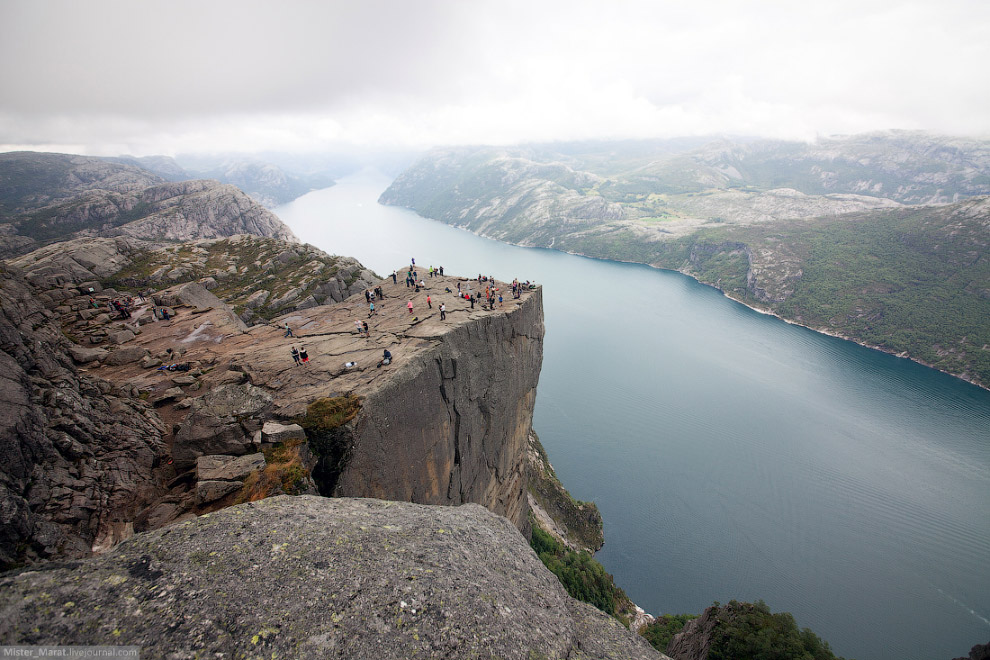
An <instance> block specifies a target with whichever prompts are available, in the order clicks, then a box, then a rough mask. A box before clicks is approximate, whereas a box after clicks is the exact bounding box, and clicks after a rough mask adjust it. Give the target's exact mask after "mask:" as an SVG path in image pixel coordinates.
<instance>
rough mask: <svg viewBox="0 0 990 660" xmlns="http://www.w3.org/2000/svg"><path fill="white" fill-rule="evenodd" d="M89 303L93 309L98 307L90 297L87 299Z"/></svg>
mask: <svg viewBox="0 0 990 660" xmlns="http://www.w3.org/2000/svg"><path fill="white" fill-rule="evenodd" d="M89 304H90V305H92V306H93V309H99V308H100V306H99V305H97V304H96V301H95V300H93V299H92V298H90V299H89Z"/></svg>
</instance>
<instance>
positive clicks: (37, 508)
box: [0, 237, 543, 566]
mask: <svg viewBox="0 0 990 660" xmlns="http://www.w3.org/2000/svg"><path fill="white" fill-rule="evenodd" d="M272 240H273V239H257V238H249V237H243V238H238V239H236V240H234V241H232V242H231V243H232V244H233V245H230V244H227V245H225V246H224V247H223V248H222V249H221V250H220V251H219V252H210V249H212V248H214V247H216V245H217V243H211V242H207V243H206V244H203V243H199V244H185V245H183V246H172V247H166V248H159V249H160V250H165V251H166V252H168V251H169V250H176V251H178V252H180V253H183V254H184V255H186V256H185V257H183V258H184V259H185V258H188V259H190V260H193V261H195V260H199V259H202V260H204V261H207V262H210V261H211V260H212V259H213V258H214V257H218V255H222V256H223V258H224V259H228V258H230V259H232V260H233V263H231V264H230V265H229V267H230V268H231V269H233V272H235V273H236V274H238V275H241V276H246V274H248V273H249V269H248V268H247V266H246V265H243V264H241V261H240V260H239V259H234V258H233V257H232V256H231V255H232V254H235V253H237V250H236V249H235V248H237V247H238V246H240V247H244V246H245V245H246V246H248V247H250V248H251V249H248V250H247V251H246V252H245V254H249V255H254V256H255V257H256V256H257V255H258V254H259V252H258V251H257V250H255V249H254V248H259V249H260V248H265V249H270V250H271V252H272V254H273V255H274V257H273V258H272V259H271V261H272V263H273V265H274V264H278V263H281V261H279V259H278V258H277V256H278V255H279V254H285V250H290V255H289V257H287V258H286V259H285V262H286V263H289V264H291V263H295V261H294V260H296V259H297V258H298V256H299V255H298V254H296V253H294V252H291V250H294V249H296V247H295V246H293V245H292V244H285V243H283V244H282V245H281V246H279V245H277V244H272V243H271V241H272ZM220 243H224V241H220ZM200 251H202V253H201V252H200ZM238 254H239V253H238ZM155 255H160V252H159V251H156V250H155V249H151V248H149V246H148V244H147V243H145V242H142V241H137V240H135V239H124V238H118V239H85V240H77V241H73V242H69V243H64V244H61V245H60V246H50V247H48V248H44V249H43V250H40V251H38V252H35V253H32V254H31V255H28V256H26V257H24V258H22V259H19V260H18V262H17V263H18V264H20V265H21V266H22V267H23V268H24V270H23V271H22V270H20V269H18V268H15V267H13V266H11V265H8V266H7V270H6V271H5V273H4V274H5V278H4V280H3V294H4V296H5V302H4V305H3V311H4V315H3V316H2V317H0V329H2V331H3V336H4V337H6V339H5V341H4V345H3V348H4V353H5V357H7V358H8V359H9V360H10V361H11V363H12V368H11V369H10V380H9V383H8V384H7V385H6V386H5V388H4V394H5V399H6V401H7V405H9V406H10V408H11V410H12V411H16V413H17V414H16V415H13V416H12V418H11V419H12V422H11V424H10V425H8V426H6V427H4V428H3V429H2V433H0V448H2V450H3V452H4V456H7V457H9V459H10V460H8V461H7V462H6V463H5V467H4V469H3V470H2V471H0V475H2V478H3V485H4V492H3V502H2V504H3V510H4V511H5V512H9V515H8V514H5V515H7V518H5V532H6V534H5V537H4V538H3V539H0V541H2V546H3V547H2V548H0V551H2V552H3V555H2V560H3V564H5V565H7V566H10V565H15V564H17V563H20V562H25V561H33V560H37V559H45V558H57V557H79V556H84V555H86V554H88V553H89V552H91V551H94V550H99V549H103V548H106V547H108V546H109V545H112V544H113V543H114V542H116V541H119V540H120V539H121V538H125V537H126V536H128V535H129V534H131V533H133V532H134V531H141V530H147V529H154V528H157V527H160V526H162V525H165V524H168V523H170V522H173V521H176V520H181V519H185V518H188V517H189V516H192V515H195V514H198V513H203V512H206V511H211V510H215V509H217V508H221V507H223V506H228V505H230V504H234V503H237V502H242V501H245V500H248V499H256V498H260V497H265V496H268V495H272V494H278V493H282V492H286V493H304V492H314V493H315V492H317V491H319V492H321V493H323V494H325V495H359V496H373V497H381V498H387V499H399V500H407V501H417V502H422V503H430V504H460V503H464V502H477V503H481V504H484V505H485V506H487V507H489V508H490V509H491V510H493V511H495V512H497V513H500V514H503V515H506V516H507V517H509V518H510V519H511V520H512V522H513V523H514V524H516V525H517V526H519V527H520V528H521V529H525V527H526V525H527V524H528V518H527V511H528V507H527V503H526V438H527V434H528V433H529V430H530V425H531V421H532V412H533V402H534V398H535V391H536V384H537V381H538V378H539V369H540V363H541V359H542V336H543V322H542V305H541V296H540V291H539V290H533V291H527V292H525V293H524V294H523V296H522V298H521V299H519V300H511V299H510V301H508V302H506V304H505V307H503V308H501V309H499V310H486V309H482V308H481V306H480V305H478V306H476V308H474V309H472V308H471V305H470V304H469V303H468V302H466V301H464V300H463V299H459V298H457V297H456V296H455V295H454V294H448V293H446V291H445V289H446V288H450V289H452V290H456V288H457V284H458V283H459V282H461V281H460V280H458V279H456V278H452V277H446V278H432V279H431V280H430V284H429V285H428V287H427V288H426V289H425V290H423V291H421V292H420V293H414V292H412V291H411V290H410V289H407V288H406V287H405V286H404V285H403V284H393V283H392V281H391V279H387V280H385V281H383V282H381V283H380V286H381V288H382V290H383V295H384V298H383V299H379V300H377V302H376V307H377V309H376V314H375V315H374V316H369V314H368V304H367V302H366V300H365V297H364V296H363V295H360V294H359V295H356V296H352V297H351V298H348V299H344V300H342V302H339V303H338V302H336V301H335V300H333V299H332V298H331V296H330V294H328V295H327V302H328V303H331V304H330V305H315V306H308V307H305V308H302V309H296V310H294V311H292V312H291V313H289V314H288V315H287V316H282V317H280V318H278V319H275V323H274V324H273V325H269V324H267V323H265V324H260V325H256V326H254V327H252V328H248V327H247V326H245V325H244V324H243V322H242V321H241V319H240V318H238V316H237V315H236V314H235V311H234V310H233V309H232V308H231V307H230V306H229V305H228V304H227V303H225V302H224V301H223V300H221V299H219V298H217V297H216V296H215V295H214V294H213V293H211V292H210V291H209V290H207V289H206V288H205V287H204V286H203V285H202V284H200V283H198V282H196V281H190V282H187V283H180V284H176V285H172V286H170V287H167V288H165V289H161V290H158V291H156V293H155V294H154V295H153V296H152V297H150V298H147V299H145V300H144V301H141V300H136V301H135V304H134V307H133V308H132V310H131V315H130V317H129V318H118V316H119V315H118V314H117V313H116V312H115V311H112V310H111V309H109V301H110V300H113V299H118V298H120V297H121V296H123V295H124V293H122V291H118V290H117V289H114V288H112V287H111V286H110V285H114V286H120V284H119V283H117V282H115V281H114V280H113V277H115V276H116V275H118V274H119V273H121V272H123V270H126V269H127V268H129V267H131V266H133V265H134V264H135V263H137V264H145V265H148V264H154V263H157V262H155V261H154V258H157V257H156V256H155ZM204 255H205V256H204ZM242 256H243V255H242ZM152 257H154V258H152ZM218 258H219V257H218ZM246 258H247V257H245V259H246ZM252 258H253V257H252ZM183 263H185V262H183ZM225 263H226V262H225ZM301 263H303V264H304V265H305V264H306V263H309V262H308V261H306V260H303V261H302V262H301ZM175 265H176V267H177V268H176V269H178V268H179V266H181V263H177V264H175ZM187 265H188V266H190V268H189V270H190V273H191V274H192V275H194V276H195V275H197V274H198V273H197V272H196V270H195V268H193V267H192V266H191V265H190V264H187ZM310 265H312V264H310ZM358 266H359V264H358ZM155 270H156V271H158V270H160V268H158V267H157V266H156V268H155ZM221 270H223V269H221ZM261 272H266V271H261ZM347 272H350V273H352V275H357V274H358V273H360V272H362V271H361V270H360V269H359V268H353V269H351V270H350V271H347ZM217 275H218V278H219V281H214V283H213V284H214V286H212V288H213V289H214V290H217V291H219V290H221V289H222V288H223V287H224V286H225V284H224V279H223V277H221V276H220V275H221V274H220V273H218V274H217ZM340 276H341V271H336V272H335V271H333V269H326V272H324V273H323V277H324V278H326V279H323V280H322V281H323V282H324V283H326V282H332V283H333V284H334V285H336V286H337V287H338V289H337V290H338V292H339V289H340V287H342V286H346V284H345V283H344V282H342V281H340V280H339V279H336V278H339V277H340ZM249 279H250V278H249ZM317 279H318V278H317ZM236 281H238V282H240V283H241V285H243V286H245V287H247V288H250V287H249V286H248V285H247V283H246V281H245V280H243V279H239V278H238V279H237V280H236ZM363 282H364V281H363V280H357V281H352V283H351V286H352V287H353V286H355V285H360V284H362V283H363ZM204 283H205V284H207V285H210V283H209V282H208V281H204ZM464 284H465V285H466V281H464ZM320 286H322V285H320ZM428 295H429V296H431V298H432V305H433V307H432V309H431V308H430V307H429V306H428V304H427V302H426V297H427V296H428ZM409 300H411V301H412V302H413V304H414V309H415V312H416V313H415V314H410V313H409V312H408V311H407V309H406V306H405V303H406V302H407V301H409ZM441 303H445V304H446V305H447V307H448V310H447V318H446V319H443V320H442V319H440V318H439V305H440V304H441ZM94 304H95V306H94ZM153 305H155V306H157V309H159V310H161V309H166V310H168V311H170V314H171V318H170V320H169V321H168V322H162V321H160V320H157V319H156V314H153V313H152V306H153ZM359 319H363V320H366V321H367V322H368V323H369V326H370V330H371V333H370V337H367V336H363V335H359V334H358V333H357V331H356V329H355V326H354V322H355V321H356V320H359ZM285 323H288V324H290V326H291V327H292V328H293V329H294V330H295V333H296V334H295V337H292V338H286V337H285V336H284V334H285V333H284V330H283V329H282V327H281V326H283V325H284V324H285ZM291 346H296V347H300V348H301V347H303V346H305V347H306V348H307V350H308V351H309V356H310V361H309V362H308V363H307V364H306V365H304V366H296V365H295V364H294V363H293V361H292V358H291V356H290V354H289V349H290V347H291ZM386 349H388V350H390V351H391V352H392V354H393V356H394V360H393V361H392V363H391V364H390V365H385V366H377V365H378V363H379V362H380V361H381V359H382V354H383V351H384V350H386ZM163 362H164V363H165V365H168V364H179V365H181V366H182V367H184V368H185V369H186V371H179V372H175V371H167V370H165V371H163V370H162V369H160V368H159V367H160V366H163ZM15 363H16V366H17V368H16V369H15V368H13V365H14V364H15ZM345 363H352V365H351V366H349V367H347V366H345ZM63 390H64V391H63ZM321 400H323V401H326V400H329V401H336V400H346V401H354V402H355V405H354V414H353V415H352V416H351V418H350V419H349V420H347V423H346V424H343V425H340V426H339V428H334V429H332V430H331V431H327V430H326V429H321V428H316V429H312V428H307V430H305V431H304V430H303V429H301V428H299V427H292V426H290V427H289V430H288V431H286V432H282V431H280V430H278V429H280V428H282V427H279V426H278V424H273V423H274V422H283V423H285V424H290V425H291V423H292V422H294V421H303V419H304V416H305V415H306V413H307V409H308V408H309V407H310V405H311V404H313V403H314V402H318V401H321ZM63 408H68V409H69V410H71V413H72V414H71V416H67V415H66V414H64V413H63ZM22 419H23V420H27V421H21V420H22ZM266 424H267V425H268V426H271V427H272V428H271V429H268V426H266ZM80 443H81V444H80ZM46 448H47V449H46ZM80 459H83V460H81V461H80ZM7 466H9V467H7ZM314 478H315V482H314V480H313V479H314ZM93 482H95V485H94V483H93ZM53 530H56V531H57V532H58V534H54V532H53Z"/></svg>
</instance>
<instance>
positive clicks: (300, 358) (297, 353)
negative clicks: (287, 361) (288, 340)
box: [291, 346, 309, 367]
mask: <svg viewBox="0 0 990 660" xmlns="http://www.w3.org/2000/svg"><path fill="white" fill-rule="evenodd" d="M291 353H292V359H293V361H295V363H296V366H297V367H299V366H302V364H303V362H309V353H307V352H306V347H305V346H300V347H299V349H296V347H295V346H293V347H292V351H291Z"/></svg>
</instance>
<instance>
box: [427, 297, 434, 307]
mask: <svg viewBox="0 0 990 660" xmlns="http://www.w3.org/2000/svg"><path fill="white" fill-rule="evenodd" d="M426 306H427V307H429V308H430V309H433V300H432V299H431V298H430V297H429V296H426Z"/></svg>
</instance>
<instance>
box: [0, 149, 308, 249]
mask: <svg viewBox="0 0 990 660" xmlns="http://www.w3.org/2000/svg"><path fill="white" fill-rule="evenodd" d="M0 190H2V191H3V192H2V194H0V214H2V220H3V223H2V224H0V256H12V255H15V254H22V253H25V252H27V251H29V250H31V249H33V248H35V247H37V246H39V245H45V244H47V243H51V242H53V241H57V240H64V239H68V238H72V237H74V236H133V237H136V238H146V239H154V240H189V239H195V238H212V237H219V236H233V235H235V234H256V235H260V236H272V237H277V238H282V239H286V240H294V239H295V237H294V235H293V234H292V231H291V230H290V229H289V228H288V227H287V226H286V225H285V224H284V223H283V222H282V221H281V220H279V219H278V218H277V217H275V216H274V215H273V214H272V213H271V212H269V211H268V210H267V209H265V208H263V207H262V206H261V205H260V204H258V203H257V202H255V201H253V200H252V199H250V198H249V197H248V196H247V195H246V194H244V193H243V192H241V191H240V190H238V189H237V188H235V187H234V186H231V185H223V184H220V183H217V182H216V181H208V180H193V181H179V182H167V181H165V180H164V179H162V177H160V176H158V175H156V174H153V173H151V172H149V171H147V170H144V169H142V168H140V167H137V166H135V165H129V164H122V163H116V162H112V161H107V160H102V159H96V158H85V157H81V156H71V155H66V154H36V153H28V152H22V153H8V154H0Z"/></svg>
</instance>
